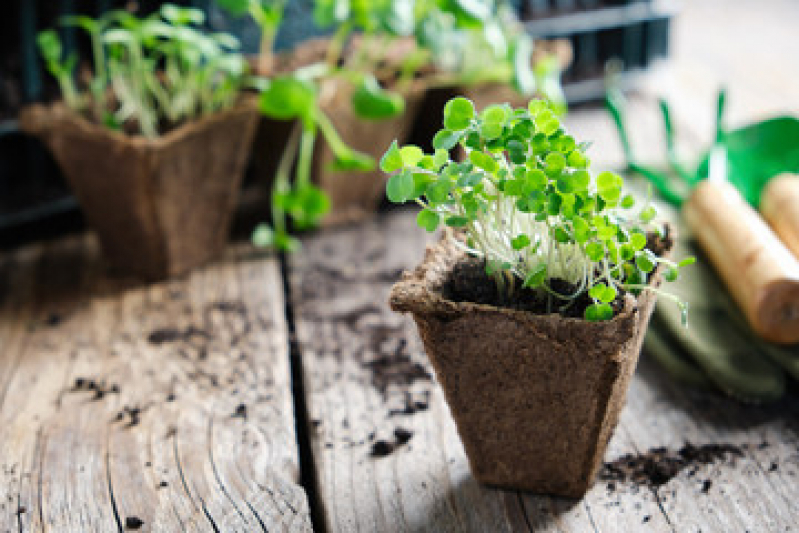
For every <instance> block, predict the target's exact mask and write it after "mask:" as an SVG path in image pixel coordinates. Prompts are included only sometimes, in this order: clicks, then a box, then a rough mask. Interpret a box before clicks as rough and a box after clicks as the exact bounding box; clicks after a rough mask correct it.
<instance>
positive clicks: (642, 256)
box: [635, 250, 657, 274]
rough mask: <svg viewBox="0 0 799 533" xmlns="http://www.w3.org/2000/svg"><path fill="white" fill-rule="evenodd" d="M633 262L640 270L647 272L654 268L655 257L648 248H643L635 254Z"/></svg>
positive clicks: (655, 263)
mask: <svg viewBox="0 0 799 533" xmlns="http://www.w3.org/2000/svg"><path fill="white" fill-rule="evenodd" d="M635 264H636V266H637V267H638V268H639V269H641V271H642V272H645V273H647V274H649V273H650V272H652V271H653V270H655V266H656V265H657V257H656V256H655V254H653V253H652V252H650V251H649V250H643V251H641V252H638V253H636V254H635Z"/></svg>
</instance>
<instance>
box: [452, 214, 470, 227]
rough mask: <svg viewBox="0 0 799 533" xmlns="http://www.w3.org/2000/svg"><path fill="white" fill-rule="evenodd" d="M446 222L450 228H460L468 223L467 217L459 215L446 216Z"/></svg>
mask: <svg viewBox="0 0 799 533" xmlns="http://www.w3.org/2000/svg"><path fill="white" fill-rule="evenodd" d="M446 224H447V226H450V227H452V228H462V227H464V226H466V225H468V224H469V219H468V218H466V217H461V216H451V217H447V221H446Z"/></svg>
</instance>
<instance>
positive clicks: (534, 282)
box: [523, 263, 547, 289]
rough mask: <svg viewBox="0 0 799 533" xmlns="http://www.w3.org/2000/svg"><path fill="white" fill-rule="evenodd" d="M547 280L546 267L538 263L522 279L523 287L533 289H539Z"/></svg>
mask: <svg viewBox="0 0 799 533" xmlns="http://www.w3.org/2000/svg"><path fill="white" fill-rule="evenodd" d="M546 280H547V265H546V264H545V263H539V264H538V265H537V266H536V267H535V268H534V269H533V270H532V271H530V273H529V274H527V277H526V278H524V283H523V285H524V286H525V287H528V288H531V289H534V288H535V287H540V286H541V285H543V284H544V282H545V281H546Z"/></svg>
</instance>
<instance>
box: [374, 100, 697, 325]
mask: <svg viewBox="0 0 799 533" xmlns="http://www.w3.org/2000/svg"><path fill="white" fill-rule="evenodd" d="M552 107H553V106H552V104H550V103H548V102H545V101H543V100H532V101H531V102H530V104H529V106H528V107H527V108H526V109H525V108H518V109H512V108H511V107H510V106H509V105H492V106H489V107H487V108H486V109H484V110H483V111H482V113H480V114H477V113H476V111H475V109H474V105H473V104H472V102H471V101H470V100H468V99H466V98H462V97H458V98H454V99H452V100H450V101H449V102H448V103H447V105H446V107H445V108H444V129H442V130H441V131H439V132H438V133H437V134H436V136H435V138H434V139H433V146H434V148H435V153H433V154H429V155H425V154H424V153H423V152H422V150H421V149H420V148H419V147H417V146H412V145H409V146H404V147H401V148H400V147H399V146H398V145H397V143H396V142H394V143H393V144H392V145H391V147H390V148H389V149H388V151H387V152H386V154H385V155H384V156H383V158H382V160H381V162H380V166H381V169H382V170H383V171H384V172H387V173H392V175H391V177H390V179H389V181H388V185H387V187H386V192H387V195H388V198H389V200H391V201H392V202H397V203H403V202H407V201H410V200H413V201H415V202H417V203H418V204H419V205H420V206H421V207H422V210H421V211H420V212H419V215H418V217H417V222H418V224H419V225H420V226H421V227H423V228H424V229H426V230H427V231H431V232H432V231H435V230H436V229H437V228H438V227H439V226H441V225H446V226H450V227H454V228H460V229H461V230H462V231H463V232H464V233H465V234H466V240H465V242H462V243H460V245H461V246H462V247H463V249H464V250H465V251H466V252H468V253H470V254H473V255H475V256H477V257H481V258H483V259H484V260H485V265H486V272H487V273H488V274H489V275H490V276H491V277H493V279H494V280H495V282H496V283H497V286H498V288H499V290H500V292H501V293H503V294H504V295H506V297H511V296H512V295H513V293H514V292H515V291H516V290H518V289H519V287H528V288H531V289H536V290H540V291H543V292H545V293H546V294H547V295H548V301H549V302H550V305H552V304H553V303H556V304H557V306H558V307H559V308H560V309H561V310H562V309H565V308H568V307H569V306H570V305H573V303H574V302H575V301H576V300H577V298H579V297H580V296H582V295H584V294H585V293H587V294H588V296H589V297H590V299H591V300H592V302H593V303H592V304H590V305H588V306H587V307H586V309H585V313H584V317H585V319H587V320H590V321H600V320H608V319H610V318H612V317H613V315H614V311H613V307H612V305H611V304H612V303H613V302H614V300H616V298H617V297H618V296H619V294H620V292H621V291H625V290H626V291H632V292H633V293H638V292H640V291H642V290H652V291H657V289H655V288H653V287H651V286H649V285H648V284H647V279H648V277H649V275H650V274H651V273H652V272H653V271H654V270H655V268H656V266H657V265H658V264H661V263H662V264H664V265H665V266H666V267H667V269H668V270H667V272H666V275H665V277H666V279H667V280H669V281H673V280H675V279H676V278H677V276H678V275H679V269H680V268H681V267H684V266H686V265H689V264H691V263H692V262H693V261H694V259H693V258H688V259H684V260H682V261H680V262H679V263H674V262H672V261H669V260H668V259H665V258H663V257H659V256H657V255H655V254H654V253H653V252H652V251H651V250H649V249H648V248H647V233H650V232H656V233H657V232H659V231H661V230H660V228H659V227H658V225H657V224H655V222H654V219H655V217H656V215H657V212H656V209H655V207H654V206H653V205H652V204H651V203H650V202H649V200H647V201H646V202H644V203H643V205H641V206H639V207H638V208H636V204H637V202H636V200H635V199H634V198H633V197H632V196H631V195H628V194H627V195H625V194H624V193H623V191H622V185H623V181H622V178H621V177H620V176H618V175H617V174H614V173H612V172H602V173H600V174H598V175H593V174H592V173H591V172H590V171H589V167H590V160H589V158H588V156H587V155H586V151H587V148H588V144H587V143H579V144H578V143H577V141H575V139H574V138H573V137H572V136H570V135H568V134H567V133H566V132H565V131H564V129H563V128H562V126H561V124H560V121H559V120H558V117H557V115H556V113H555V112H554V111H553V109H552ZM456 147H460V148H461V149H462V150H463V151H464V152H465V154H466V158H465V160H463V161H460V162H459V161H454V160H453V159H452V151H453V149H455V148H456ZM554 280H563V281H565V282H568V284H569V286H570V287H571V290H570V291H568V292H565V293H564V292H562V289H555V288H554V287H553V281H554ZM560 286H561V285H560V284H559V285H558V287H560ZM666 296H668V295H666ZM678 303H679V305H680V306H681V308H682V309H683V311H684V310H685V308H684V305H683V304H682V303H680V302H678Z"/></svg>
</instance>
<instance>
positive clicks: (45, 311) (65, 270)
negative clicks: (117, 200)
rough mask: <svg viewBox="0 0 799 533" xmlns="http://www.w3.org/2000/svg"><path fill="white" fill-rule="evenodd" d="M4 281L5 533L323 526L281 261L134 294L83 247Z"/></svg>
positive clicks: (0, 524)
mask: <svg viewBox="0 0 799 533" xmlns="http://www.w3.org/2000/svg"><path fill="white" fill-rule="evenodd" d="M27 256H30V257H27ZM37 264H38V266H37ZM0 273H2V275H3V278H2V280H1V281H0V287H6V286H7V287H8V288H9V294H8V296H7V297H6V301H5V302H4V305H3V307H2V309H0V340H2V341H3V349H2V352H0V391H3V393H2V395H0V457H2V459H0V466H2V472H3V474H2V475H3V478H2V480H3V483H2V484H0V496H2V499H3V504H4V506H3V507H0V531H6V530H8V531H12V530H13V531H59V532H60V531H113V530H118V529H125V528H126V527H127V528H129V529H133V528H138V529H139V530H141V531H214V530H216V531H246V532H251V531H261V530H270V531H271V530H275V529H277V530H281V531H310V530H311V524H310V515H309V510H308V504H307V499H306V496H305V492H304V490H303V489H302V487H300V485H299V459H298V452H297V446H296V437H295V433H294V417H293V401H292V397H291V383H290V370H289V359H288V333H287V327H286V323H285V317H284V301H283V287H282V281H281V277H280V273H279V268H278V265H277V262H276V261H275V260H274V258H272V257H270V256H266V255H262V254H254V253H253V252H252V251H251V250H250V249H249V247H240V248H237V249H233V250H231V252H230V254H229V255H228V257H227V258H226V259H225V260H223V261H221V262H219V263H218V264H215V265H211V266H209V267H207V268H205V269H202V270H200V271H199V272H197V273H195V274H193V275H191V276H189V277H187V278H185V279H181V280H175V281H171V282H166V283H161V284H154V285H150V286H137V285H135V284H133V283H131V282H130V281H125V280H114V279H108V278H106V277H105V275H104V273H103V269H102V264H101V262H100V258H99V254H98V253H97V250H96V247H95V246H94V244H93V241H92V240H90V239H85V238H84V239H71V240H68V241H63V242H60V243H58V244H56V245H54V246H52V247H50V248H48V249H47V250H45V251H44V252H43V254H42V255H41V257H40V258H38V254H37V253H32V252H29V251H23V252H21V253H19V254H15V255H13V256H11V257H9V258H5V260H4V263H3V264H2V266H0ZM31 293H34V296H35V298H32V297H31ZM26 302H27V303H26Z"/></svg>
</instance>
